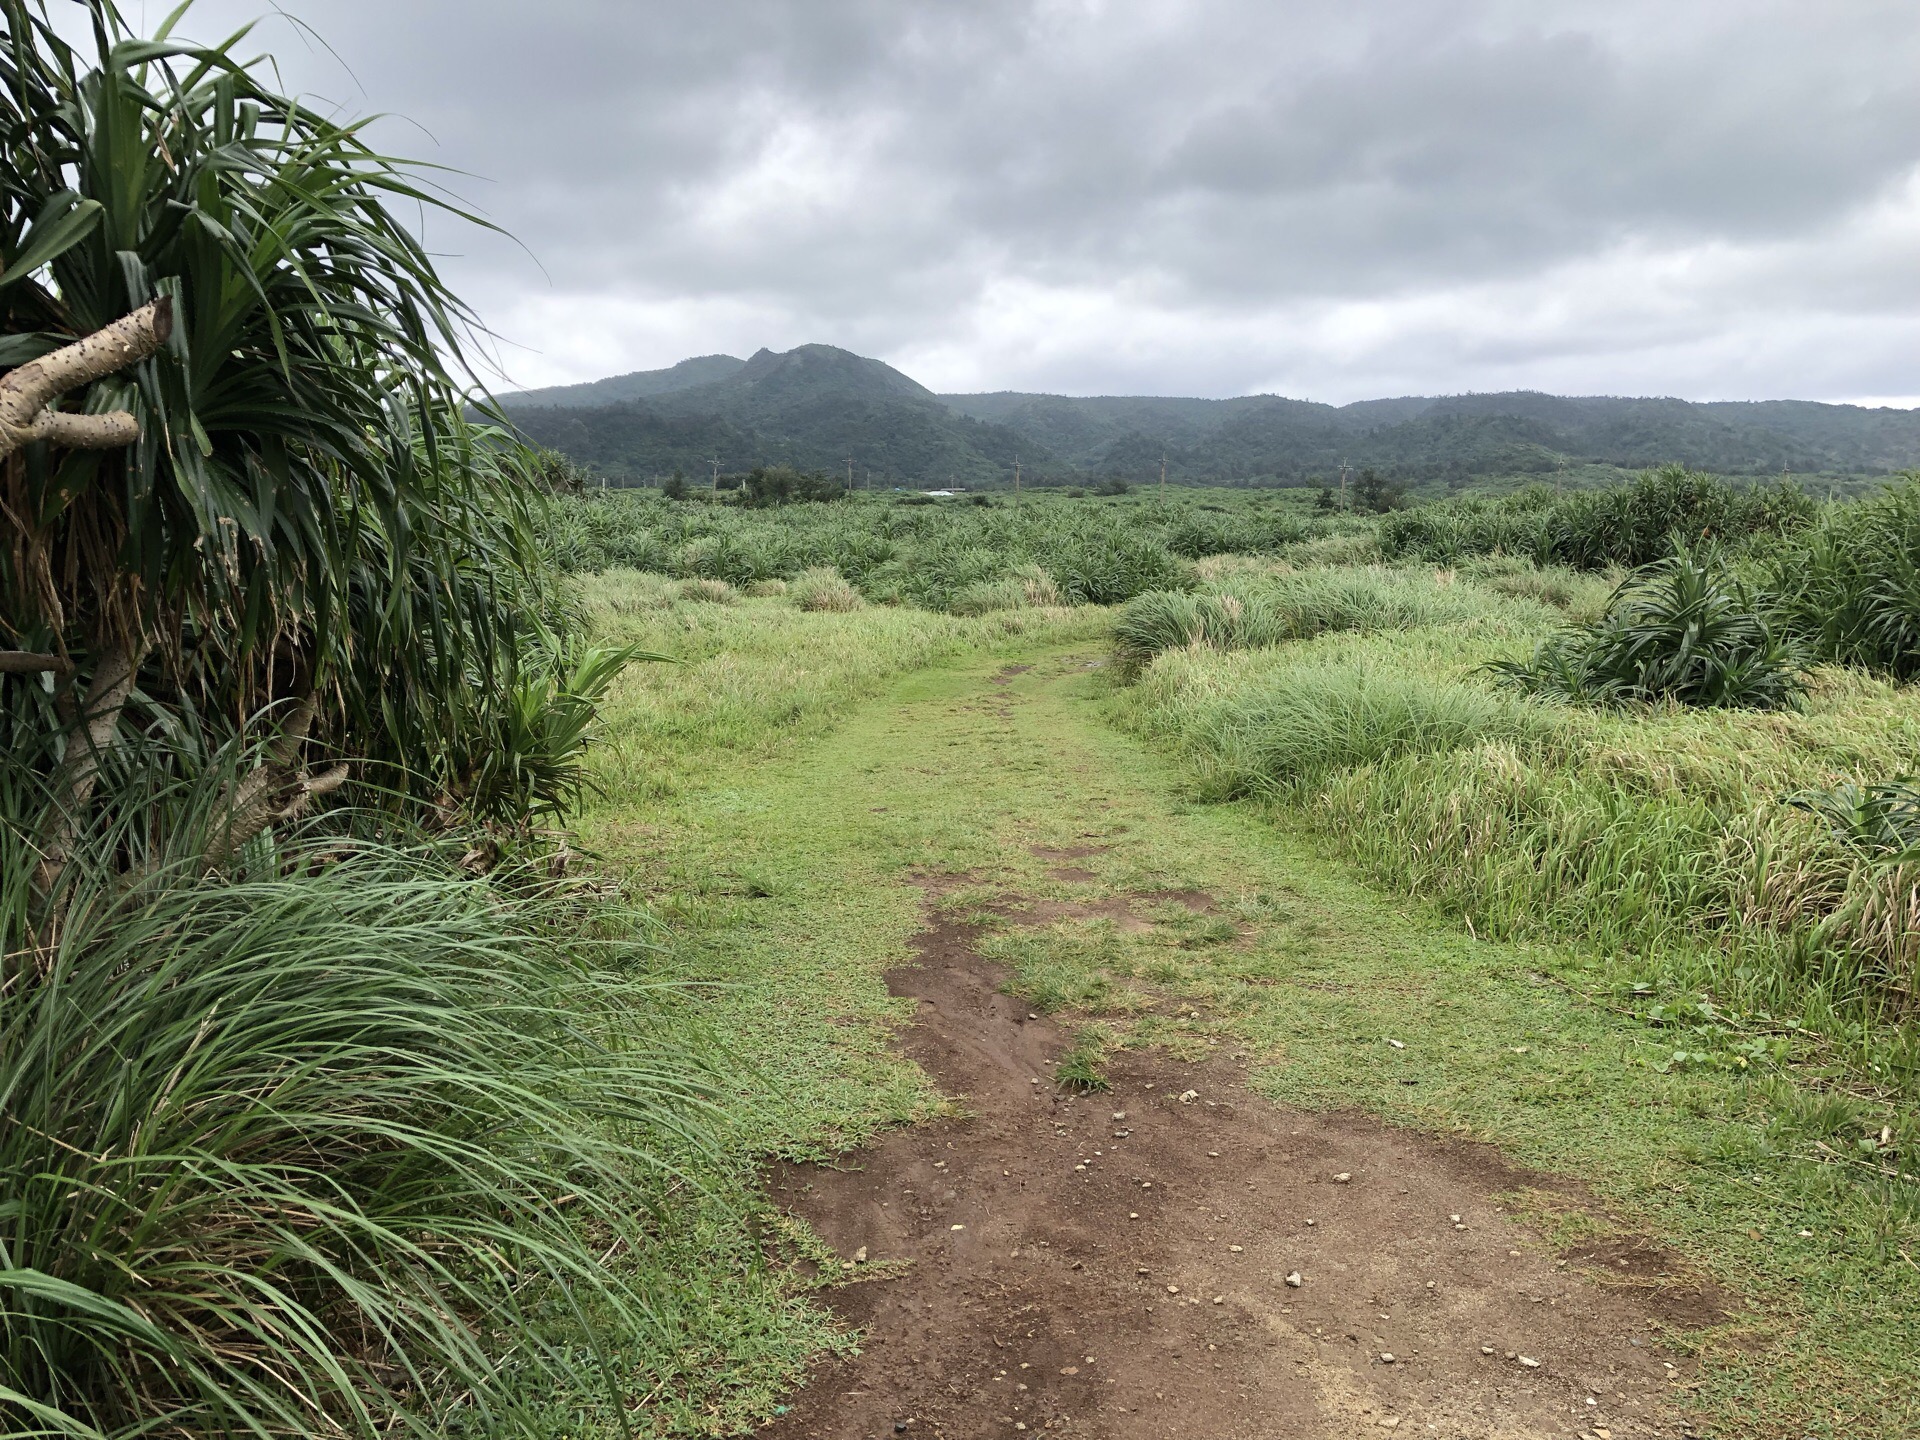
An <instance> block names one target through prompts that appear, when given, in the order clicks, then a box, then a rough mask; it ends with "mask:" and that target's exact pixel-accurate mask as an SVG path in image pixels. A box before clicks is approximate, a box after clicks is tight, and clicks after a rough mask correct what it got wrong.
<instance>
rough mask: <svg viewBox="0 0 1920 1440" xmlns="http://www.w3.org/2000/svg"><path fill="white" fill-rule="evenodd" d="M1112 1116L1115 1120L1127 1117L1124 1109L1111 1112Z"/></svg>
mask: <svg viewBox="0 0 1920 1440" xmlns="http://www.w3.org/2000/svg"><path fill="white" fill-rule="evenodd" d="M1113 1118H1114V1119H1116V1120H1124V1119H1126V1118H1127V1112H1126V1111H1124V1110H1116V1111H1114V1112H1113Z"/></svg>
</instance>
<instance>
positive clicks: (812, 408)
mask: <svg viewBox="0 0 1920 1440" xmlns="http://www.w3.org/2000/svg"><path fill="white" fill-rule="evenodd" d="M504 403H505V404H506V406H507V408H508V409H509V411H510V412H511V413H512V414H513V416H514V417H515V419H516V421H517V422H518V423H519V425H520V426H521V428H522V429H523V430H524V431H525V433H526V434H527V435H528V436H529V437H530V438H531V439H533V440H535V441H537V442H539V443H541V444H543V445H547V446H551V447H552V448H554V449H557V450H561V451H564V452H565V453H566V454H568V455H570V456H572V457H573V458H574V459H576V460H579V461H580V462H582V463H583V464H586V465H589V466H591V467H593V468H594V469H595V470H597V471H598V472H600V473H601V474H603V475H604V476H606V477H607V478H608V479H610V480H612V481H613V482H615V483H625V484H631V483H642V484H644V483H649V482H651V481H653V480H655V479H658V478H661V477H665V476H668V475H671V474H673V473H674V472H675V471H679V472H681V473H683V474H686V475H689V476H697V475H705V474H707V473H709V472H710V470H711V468H712V467H713V466H714V465H715V464H716V463H717V464H718V465H719V466H720V468H721V469H722V470H723V471H727V472H737V471H741V470H746V469H750V468H752V467H753V466H755V465H773V464H781V465H791V466H794V467H797V468H799V469H803V470H828V471H832V472H834V473H836V474H838V473H843V472H844V471H845V470H846V469H847V467H848V465H849V464H851V465H852V467H853V469H854V472H855V474H856V478H857V480H858V482H859V483H860V484H861V485H863V486H870V487H880V488H885V487H889V486H895V485H906V486H932V485H962V486H968V487H974V488H982V487H997V486H1003V485H1011V484H1012V483H1013V471H1014V464H1015V461H1016V459H1017V460H1018V461H1019V463H1020V465H1021V467H1022V472H1023V474H1024V475H1025V476H1026V477H1027V478H1029V479H1031V480H1032V481H1033V482H1034V483H1040V484H1045V483H1049V482H1053V483H1066V484H1073V483H1083V482H1089V481H1093V480H1099V479H1108V478H1117V479H1124V480H1129V481H1135V482H1139V481H1145V480H1152V479H1157V478H1158V477H1159V475H1160V472H1161V466H1162V464H1163V462H1164V464H1165V467H1166V473H1167V477H1168V479H1169V480H1173V481H1177V482H1180V483H1183V484H1254V485H1286V486H1299V485H1306V486H1318V485H1322V484H1333V485H1337V484H1338V479H1337V477H1338V476H1339V474H1340V471H1341V469H1342V468H1343V467H1346V468H1347V469H1348V470H1350V471H1359V470H1363V469H1372V470H1374V471H1376V472H1378V473H1379V474H1380V475H1381V476H1383V477H1386V479H1387V480H1389V481H1390V482H1393V483H1394V484H1396V485H1399V486H1404V487H1408V488H1410V489H1412V490H1413V491H1414V492H1415V493H1419V494H1439V493H1446V492H1448V491H1457V490H1461V489H1488V488H1507V487H1510V486H1511V485H1513V484H1518V483H1525V482H1527V481H1529V480H1532V479H1538V478H1541V477H1547V476H1555V477H1558V483H1561V484H1574V485H1579V484H1582V483H1589V484H1590V483H1594V482H1595V481H1596V480H1604V479H1610V478H1613V477H1614V476H1615V475H1616V474H1617V473H1618V472H1621V471H1627V470H1638V469H1644V468H1646V467H1649V466H1654V465H1660V464H1667V463H1679V464H1684V465H1687V466H1690V467H1692V468H1694V469H1698V470H1709V471H1714V472H1717V473H1720V474H1727V475H1748V476H1762V475H1768V476H1771V475H1779V474H1781V473H1783V472H1789V473H1791V474H1794V475H1796V476H1800V477H1802V478H1803V479H1805V478H1810V479H1813V480H1814V482H1815V485H1816V488H1820V487H1822V486H1825V487H1831V488H1833V489H1835V490H1837V491H1838V492H1840V493H1850V492H1852V491H1854V490H1857V489H1859V488H1862V486H1863V485H1866V484H1870V483H1872V481H1873V480H1875V479H1877V478H1878V477H1882V476H1885V475H1887V474H1891V473H1893V472H1895V471H1898V470H1902V469H1906V468H1908V467H1912V466H1916V465H1920V415H1917V414H1916V413H1915V412H1913V411H1907V410H1893V409H1866V408H1864V407H1861V406H1855V405H1826V404H1818V403H1815V402H1811V401H1797V400H1773V401H1759V402H1707V403H1699V402H1693V401H1687V400H1673V399H1632V398H1621V397H1614V396H1587V397H1566V396H1557V395H1543V394H1538V393H1534V392H1530V391H1515V392H1510V393H1506V394H1494V395H1454V396H1443V397H1438V398H1433V397H1419V396H1407V397H1400V398H1394V399H1383V400H1368V401H1360V402H1356V403H1354V404H1350V405H1344V406H1334V405H1324V404H1318V403H1314V402H1311V401H1305V400H1290V399H1286V398H1284V397H1281V396H1276V395H1248V396H1240V397H1237V398H1233V399H1227V400H1206V399H1194V398H1181V397H1166V396H1066V395H1031V394H1022V393H1018V392H1012V391H1000V392H994V393H990V394H977V395H936V394H934V393H933V392H932V391H931V390H928V389H927V388H926V387H925V386H923V385H921V384H920V383H919V382H917V381H915V380H914V379H912V378H911V377H910V376H908V375H905V374H903V373H902V372H900V371H899V370H896V369H894V368H893V367H892V366H890V365H887V364H884V363H883V362H881V361H878V360H872V359H867V358H864V357H862V356H859V355H855V354H853V353H851V352H850V351H846V350H840V349H836V348H835V347H833V346H830V345H802V346H799V347H797V348H796V349H793V350H790V351H787V352H785V353H784V354H776V353H774V352H772V351H769V350H762V351H760V352H759V353H758V354H756V355H754V356H753V357H752V358H751V359H748V360H745V361H741V360H736V359H734V358H733V357H731V356H724V355H710V356H702V357H699V358H697V359H694V360H686V361H682V362H681V363H680V364H679V365H676V366H673V367H671V368H670V369H666V370H652V371H642V372H639V373H636V374H633V375H625V376H618V377H615V378H613V379H609V380H601V381H595V382H593V383H592V384H588V385H575V386H563V387H559V388H556V389H552V390H537V391H529V392H525V393H523V394H519V395H512V396H508V397H506V400H505V402H504Z"/></svg>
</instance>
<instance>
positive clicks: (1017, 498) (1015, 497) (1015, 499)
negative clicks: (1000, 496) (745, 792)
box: [1013, 455, 1020, 509]
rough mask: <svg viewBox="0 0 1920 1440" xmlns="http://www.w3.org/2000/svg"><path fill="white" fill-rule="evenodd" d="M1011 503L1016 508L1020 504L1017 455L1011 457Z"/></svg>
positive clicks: (1018, 459)
mask: <svg viewBox="0 0 1920 1440" xmlns="http://www.w3.org/2000/svg"><path fill="white" fill-rule="evenodd" d="M1013 503H1014V507H1015V508H1016V509H1017V508H1018V507H1019V505H1020V457H1019V456H1018V455H1016V456H1014V457H1013Z"/></svg>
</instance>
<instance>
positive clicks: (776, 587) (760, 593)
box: [747, 580, 787, 600]
mask: <svg viewBox="0 0 1920 1440" xmlns="http://www.w3.org/2000/svg"><path fill="white" fill-rule="evenodd" d="M786 593H787V582H786V581H784V580H756V581H754V582H753V583H752V584H751V585H749V586H747V594H748V596H749V597H751V598H752V599H755V600H772V599H775V598H777V597H779V596H781V595H784V594H786Z"/></svg>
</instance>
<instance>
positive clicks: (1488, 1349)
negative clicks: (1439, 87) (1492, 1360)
mask: <svg viewBox="0 0 1920 1440" xmlns="http://www.w3.org/2000/svg"><path fill="white" fill-rule="evenodd" d="M1480 1353H1481V1354H1482V1355H1491V1354H1492V1353H1493V1347H1492V1346H1491V1345H1482V1346H1481V1347H1480Z"/></svg>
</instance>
